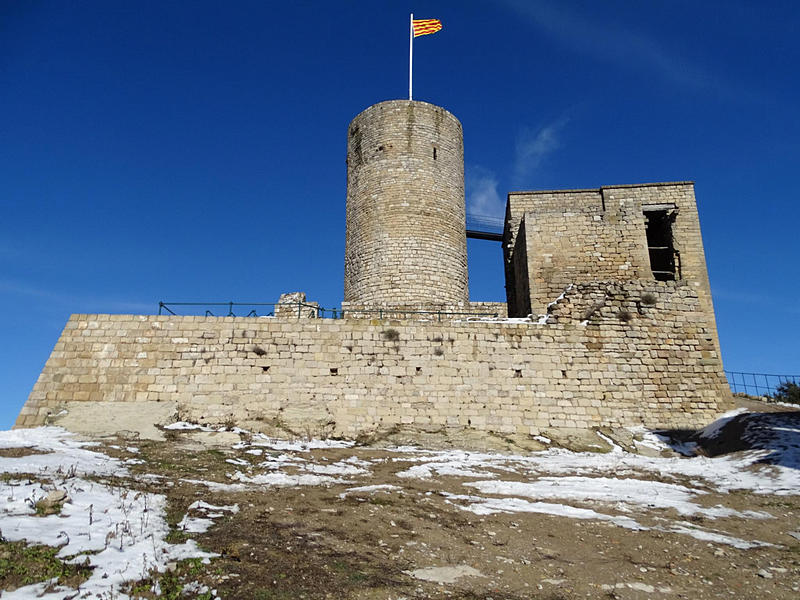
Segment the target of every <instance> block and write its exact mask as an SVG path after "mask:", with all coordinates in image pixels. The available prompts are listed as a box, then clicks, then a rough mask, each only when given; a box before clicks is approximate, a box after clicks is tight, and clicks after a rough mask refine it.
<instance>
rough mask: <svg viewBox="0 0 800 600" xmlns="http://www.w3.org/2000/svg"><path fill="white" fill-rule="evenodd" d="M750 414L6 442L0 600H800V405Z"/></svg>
mask: <svg viewBox="0 0 800 600" xmlns="http://www.w3.org/2000/svg"><path fill="white" fill-rule="evenodd" d="M748 408H749V410H751V411H756V412H749V413H743V414H738V415H736V414H734V415H729V416H727V417H726V418H725V419H723V420H722V421H719V422H717V423H716V424H713V425H712V426H709V427H708V428H706V429H705V430H704V431H702V432H694V433H692V432H685V431H683V432H670V433H669V434H667V433H662V434H661V435H655V434H654V433H653V432H646V431H644V430H634V431H626V430H619V431H606V430H603V431H599V432H591V433H590V434H588V435H584V436H578V437H574V436H561V437H560V438H559V437H558V433H557V432H554V433H553V437H551V438H545V437H541V438H540V439H537V440H533V441H532V444H533V445H536V444H538V445H539V446H540V448H541V449H540V450H538V451H534V450H532V449H528V450H526V451H524V452H522V451H519V448H517V449H516V450H517V451H514V450H515V449H514V448H506V449H505V450H504V451H502V452H501V451H496V452H477V451H465V450H459V449H455V448H452V447H446V446H448V441H447V440H445V439H438V440H435V439H432V438H431V439H429V440H428V446H429V448H428V449H423V448H420V447H415V446H409V445H400V443H401V442H402V441H403V440H402V439H401V438H393V439H387V440H382V441H374V442H373V443H372V444H371V445H369V446H355V445H352V444H350V443H346V442H338V441H335V440H329V441H319V440H317V441H314V440H296V441H293V442H279V441H276V440H274V439H269V438H266V437H264V436H260V435H253V434H250V433H248V432H244V431H238V430H234V431H211V430H203V429H198V428H192V427H193V426H191V425H189V424H176V425H174V426H172V427H173V428H171V429H169V430H168V431H167V432H166V439H165V440H162V441H155V440H136V439H124V438H120V437H117V438H107V439H104V440H100V441H99V443H98V444H97V445H87V444H86V443H84V442H81V441H78V440H76V439H75V438H74V437H73V436H70V435H68V434H66V433H65V432H63V430H59V429H56V428H50V429H40V430H29V431H27V432H25V431H14V432H4V433H3V434H0V471H2V473H3V474H2V479H1V480H0V488H1V489H0V530H2V536H3V538H2V542H0V588H3V589H4V590H6V591H5V592H4V593H3V594H2V598H4V599H5V598H35V597H45V598H72V597H93V598H94V597H97V598H124V597H140V598H152V597H156V596H157V595H160V596H161V597H167V598H181V597H184V598H185V597H192V598H215V597H218V598H255V599H272V598H281V599H289V598H308V599H312V598H337V599H338V598H352V599H389V598H391V599H397V600H399V599H400V598H407V599H412V598H442V599H443V598H475V599H477V598H481V599H490V598H491V599H494V600H500V599H522V598H542V599H572V598H625V599H628V598H630V599H634V598H665V599H670V598H692V599H694V598H723V597H736V598H792V599H794V598H797V597H799V596H800V412H795V411H793V410H792V409H791V408H785V407H784V408H782V407H775V406H772V405H770V406H766V405H760V404H755V405H754V404H749V405H748ZM742 410H744V409H742ZM775 411H777V412H775ZM497 445H498V446H502V445H503V444H502V440H500V441H498V442H497ZM565 445H566V446H571V447H572V448H573V449H572V450H571V449H567V448H564V447H563V446H565ZM433 446H439V447H438V449H437V448H433V449H432V448H431V447H433ZM558 446H562V447H558ZM62 534H63V535H62Z"/></svg>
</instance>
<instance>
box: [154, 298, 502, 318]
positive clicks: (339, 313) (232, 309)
mask: <svg viewBox="0 0 800 600" xmlns="http://www.w3.org/2000/svg"><path fill="white" fill-rule="evenodd" d="M179 311H180V312H179ZM183 312H188V314H203V315H205V316H206V317H274V316H275V314H276V313H279V314H280V316H282V317H298V318H300V317H305V318H319V319H325V318H327V319H342V318H344V317H345V316H349V317H350V318H371V317H377V318H378V319H408V318H409V317H411V318H415V319H422V320H434V321H441V320H442V319H445V318H450V317H495V318H496V317H497V316H498V313H496V312H473V311H464V312H458V311H446V310H406V309H404V308H371V307H365V308H361V307H349V308H347V309H346V310H345V309H343V308H324V307H322V306H318V305H317V304H313V303H308V302H274V303H271V302H159V303H158V314H159V315H165V314H169V315H176V316H177V315H179V314H180V313H183Z"/></svg>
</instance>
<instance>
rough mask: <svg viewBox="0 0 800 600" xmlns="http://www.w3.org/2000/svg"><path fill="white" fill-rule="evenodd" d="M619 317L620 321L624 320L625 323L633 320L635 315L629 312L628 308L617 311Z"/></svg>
mask: <svg viewBox="0 0 800 600" xmlns="http://www.w3.org/2000/svg"><path fill="white" fill-rule="evenodd" d="M617 317H618V318H619V320H620V321H622V322H623V323H627V322H629V321H631V320H633V315H632V314H631V313H630V312H628V311H627V310H621V311H619V312H618V313H617Z"/></svg>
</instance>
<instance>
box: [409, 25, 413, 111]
mask: <svg viewBox="0 0 800 600" xmlns="http://www.w3.org/2000/svg"><path fill="white" fill-rule="evenodd" d="M413 65H414V13H411V17H410V18H409V20H408V99H409V100H411V73H412V72H413Z"/></svg>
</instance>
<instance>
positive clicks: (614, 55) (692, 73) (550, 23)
mask: <svg viewBox="0 0 800 600" xmlns="http://www.w3.org/2000/svg"><path fill="white" fill-rule="evenodd" d="M505 2H506V4H508V5H509V6H511V7H512V8H513V9H514V10H515V11H516V12H518V13H519V14H520V15H522V16H523V17H525V18H527V19H528V20H529V21H530V22H531V23H533V24H534V25H535V26H536V27H538V28H539V29H540V30H542V31H544V32H545V33H546V34H548V35H550V36H552V37H553V38H554V39H556V40H557V41H559V42H560V43H561V44H563V45H564V46H566V47H568V48H569V49H571V50H573V51H576V52H580V53H582V54H585V55H587V56H589V57H590V58H593V59H599V60H603V61H605V62H608V63H612V64H616V65H619V66H621V67H623V68H628V69H634V70H639V71H642V72H644V73H645V74H646V75H647V76H648V77H651V76H655V77H657V78H660V79H661V80H662V81H664V82H665V83H667V84H669V85H677V86H681V87H683V88H685V89H694V90H704V91H711V92H714V93H717V94H719V95H722V96H726V97H735V98H738V99H742V98H743V97H746V98H747V99H753V98H755V95H754V93H753V91H752V90H747V89H743V88H741V86H735V85H732V84H731V83H730V82H728V81H723V80H722V79H721V78H720V77H719V76H717V75H716V74H714V73H711V72H710V71H708V70H707V69H705V68H703V67H702V66H701V65H700V64H698V61H697V60H693V59H691V58H689V57H687V56H683V55H682V53H681V52H680V51H679V50H676V49H674V48H669V47H668V46H667V45H665V44H664V43H663V42H660V41H659V40H657V39H655V38H653V37H651V36H647V35H645V34H643V33H642V32H641V31H635V30H633V29H631V28H629V27H626V26H625V25H624V24H622V23H621V22H620V21H618V20H616V21H615V20H613V19H612V18H604V19H602V20H600V19H597V18H589V17H588V16H586V15H583V14H580V13H579V12H578V11H570V10H569V9H567V8H565V7H564V6H563V4H561V3H552V2H547V1H545V0H538V1H536V2H531V0H505Z"/></svg>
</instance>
